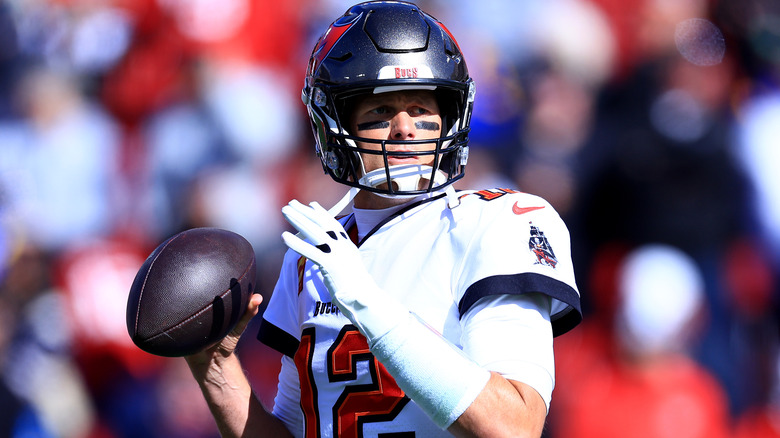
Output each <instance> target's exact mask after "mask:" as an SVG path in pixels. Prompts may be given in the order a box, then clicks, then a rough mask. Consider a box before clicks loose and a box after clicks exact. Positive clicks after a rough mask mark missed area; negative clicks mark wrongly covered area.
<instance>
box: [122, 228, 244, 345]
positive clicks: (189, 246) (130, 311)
mask: <svg viewBox="0 0 780 438" xmlns="http://www.w3.org/2000/svg"><path fill="white" fill-rule="evenodd" d="M255 264H256V262H255V253H254V250H253V248H252V245H251V244H250V243H249V242H248V241H247V240H246V239H245V238H244V237H242V236H241V235H239V234H236V233H234V232H231V231H227V230H222V229H219V228H193V229H189V230H186V231H183V232H181V233H178V234H176V235H174V236H172V237H170V238H169V239H167V240H166V241H164V242H163V243H161V244H160V245H159V246H158V247H157V248H156V249H155V250H154V251H153V252H152V253H151V254H150V255H149V257H148V258H147V259H146V261H145V262H144V263H143V265H141V268H140V269H139V270H138V273H137V274H136V276H135V280H134V281H133V284H132V286H131V287H130V295H129V297H128V300H127V331H128V333H129V334H130V338H131V339H132V340H133V342H134V343H135V345H137V346H138V347H139V348H141V349H142V350H144V351H146V352H148V353H152V354H154V355H157V356H166V357H179V356H187V355H190V354H193V353H197V352H199V351H201V350H203V349H205V348H208V347H210V346H212V345H214V344H216V343H217V342H219V341H220V340H222V338H224V337H225V336H226V335H227V334H228V333H229V332H230V330H232V329H233V328H234V327H235V326H236V323H237V322H238V320H239V319H241V317H242V316H243V314H244V312H245V310H246V307H247V304H248V302H249V297H250V296H251V295H252V293H253V289H254V286H255V275H256V266H255Z"/></svg>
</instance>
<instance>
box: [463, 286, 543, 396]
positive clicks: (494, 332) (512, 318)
mask: <svg viewBox="0 0 780 438" xmlns="http://www.w3.org/2000/svg"><path fill="white" fill-rule="evenodd" d="M550 302H551V298H550V297H548V296H547V295H542V294H522V295H491V296H488V297H485V298H483V299H481V300H480V301H479V302H477V303H476V304H475V305H474V306H473V307H472V308H471V309H469V311H468V312H467V313H466V314H465V315H464V316H463V318H462V319H461V326H462V332H461V344H462V345H463V351H464V352H465V353H466V355H467V356H469V357H470V358H471V359H473V360H474V361H476V362H477V363H478V364H479V365H480V366H482V367H483V368H485V369H488V370H490V371H495V372H497V373H499V374H501V375H502V376H503V377H505V378H506V379H510V380H516V381H518V382H523V383H525V384H527V385H529V386H530V387H532V388H534V389H535V390H536V392H538V393H539V395H540V396H541V397H542V399H543V400H544V403H545V405H546V406H547V409H548V411H549V409H550V400H551V398H552V392H553V388H554V387H555V358H554V354H553V336H552V329H551V325H550Z"/></svg>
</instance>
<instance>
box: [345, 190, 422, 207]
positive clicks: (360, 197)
mask: <svg viewBox="0 0 780 438" xmlns="http://www.w3.org/2000/svg"><path fill="white" fill-rule="evenodd" d="M354 202H355V204H354V205H355V207H357V208H362V209H365V210H377V209H381V208H390V207H395V206H396V205H401V204H404V203H406V202H409V198H408V197H403V196H402V197H398V198H388V197H384V196H379V195H377V194H376V193H373V192H369V191H368V190H361V191H360V192H358V194H357V196H355V201H354Z"/></svg>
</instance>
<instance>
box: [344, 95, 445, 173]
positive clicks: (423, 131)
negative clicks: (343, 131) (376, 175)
mask: <svg viewBox="0 0 780 438" xmlns="http://www.w3.org/2000/svg"><path fill="white" fill-rule="evenodd" d="M441 124H442V121H441V115H440V114H439V105H438V103H437V102H436V98H435V96H434V94H433V92H432V91H428V90H404V91H394V92H388V93H380V94H371V95H367V96H364V97H361V98H360V99H359V100H358V102H357V104H356V105H355V107H354V109H353V111H352V117H351V120H350V128H351V132H352V133H353V134H354V135H357V136H359V137H366V138H370V139H376V140H426V139H433V138H438V137H440V136H441ZM359 146H360V147H361V148H365V149H371V150H381V149H382V148H381V145H379V144H376V143H361V144H360V145H359ZM435 148H436V144H435V143H426V144H412V145H401V144H388V145H387V149H388V151H408V152H411V151H433V150H434V149H435ZM362 156H363V164H364V166H365V171H366V172H371V171H372V170H375V169H380V168H383V167H384V161H383V158H382V155H374V154H363V155H362ZM433 158H434V156H433V155H432V154H431V155H419V156H417V155H411V156H410V155H405V156H398V155H396V156H393V155H390V156H389V157H388V162H389V164H390V165H397V164H424V165H429V166H430V165H432V163H433Z"/></svg>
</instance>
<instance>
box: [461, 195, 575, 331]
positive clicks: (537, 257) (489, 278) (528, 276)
mask: <svg viewBox="0 0 780 438" xmlns="http://www.w3.org/2000/svg"><path fill="white" fill-rule="evenodd" d="M464 202H471V203H480V202H481V203H482V204H478V205H480V206H481V209H480V211H481V213H480V214H478V215H475V217H476V219H474V222H472V223H471V229H472V230H473V232H472V234H471V235H470V236H469V241H468V242H467V243H465V253H464V258H463V261H464V262H463V266H462V267H461V270H460V277H459V280H458V288H459V290H460V291H462V295H461V296H459V297H458V300H459V301H458V310H459V312H460V315H461V316H463V315H465V314H466V313H467V312H468V311H469V309H471V308H472V307H473V306H474V305H475V304H476V303H477V302H478V301H479V300H480V299H482V298H485V297H488V296H492V295H504V294H509V295H516V294H528V293H541V294H544V295H547V296H549V297H550V298H551V299H552V300H551V309H550V322H551V323H552V328H553V335H554V336H558V335H561V334H563V333H565V332H567V331H569V330H570V329H572V328H573V327H574V326H576V325H577V324H578V323H579V322H580V321H581V320H582V313H581V307H580V295H579V291H578V289H577V285H576V283H575V278H574V267H573V266H572V260H571V244H570V236H569V230H568V228H567V227H566V224H565V223H564V222H563V220H562V219H561V217H560V216H559V215H558V213H557V212H556V211H555V209H554V208H553V207H552V206H551V205H550V204H549V203H548V202H547V201H545V200H544V199H542V198H540V197H538V196H534V195H530V194H526V193H513V194H511V195H507V196H502V197H500V198H498V199H493V200H490V201H484V200H480V199H478V198H473V199H469V200H464ZM472 206H473V204H472Z"/></svg>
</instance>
